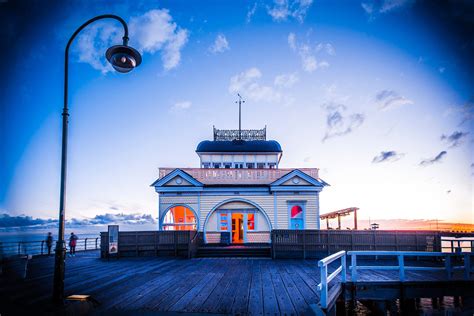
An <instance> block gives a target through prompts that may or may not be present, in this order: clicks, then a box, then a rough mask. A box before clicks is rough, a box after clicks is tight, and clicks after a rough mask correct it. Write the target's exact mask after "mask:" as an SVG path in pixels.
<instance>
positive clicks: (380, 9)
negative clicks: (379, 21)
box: [361, 0, 414, 18]
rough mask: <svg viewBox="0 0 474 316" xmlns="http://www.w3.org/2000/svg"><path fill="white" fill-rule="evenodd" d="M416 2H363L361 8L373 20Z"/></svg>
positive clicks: (408, 0) (407, 0)
mask: <svg viewBox="0 0 474 316" xmlns="http://www.w3.org/2000/svg"><path fill="white" fill-rule="evenodd" d="M413 2H414V0H382V1H367V2H362V3H361V7H362V9H363V10H364V11H365V13H367V14H368V15H369V16H370V17H371V18H374V16H376V15H379V14H385V13H389V12H392V11H395V10H398V9H402V8H403V7H406V6H409V5H412V4H413Z"/></svg>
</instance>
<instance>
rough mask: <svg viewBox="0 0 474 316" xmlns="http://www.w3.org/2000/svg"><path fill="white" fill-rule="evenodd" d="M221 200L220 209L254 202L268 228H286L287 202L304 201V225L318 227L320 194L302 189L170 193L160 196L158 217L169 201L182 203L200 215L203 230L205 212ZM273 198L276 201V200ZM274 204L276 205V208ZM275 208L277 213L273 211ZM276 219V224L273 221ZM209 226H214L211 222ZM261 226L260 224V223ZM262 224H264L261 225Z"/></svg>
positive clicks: (235, 207)
mask: <svg viewBox="0 0 474 316" xmlns="http://www.w3.org/2000/svg"><path fill="white" fill-rule="evenodd" d="M224 201H229V203H226V204H223V205H221V206H220V207H219V208H220V209H242V208H251V207H252V206H250V205H249V204H247V203H245V201H250V202H253V203H255V204H257V205H258V206H259V207H260V208H261V209H263V211H264V212H265V213H266V215H267V217H268V219H269V220H270V223H271V228H273V229H275V228H278V229H288V228H289V211H288V202H290V201H305V202H306V208H305V210H306V214H305V228H306V229H319V195H318V194H317V193H301V194H294V192H291V193H290V192H288V193H286V192H279V193H277V194H275V195H274V194H270V193H263V194H261V195H255V194H252V195H244V194H238V195H236V194H228V195H201V196H200V197H199V196H198V194H196V195H185V196H184V195H173V196H169V195H166V196H161V197H160V218H162V216H163V215H164V212H165V211H166V210H167V209H168V208H169V207H170V206H172V205H175V204H184V205H188V206H189V207H191V208H193V209H194V210H195V211H196V213H197V216H198V218H199V230H200V231H203V230H204V222H205V220H206V218H207V217H208V214H209V213H210V212H211V211H212V210H213V209H215V208H216V206H217V205H219V204H221V203H222V202H224ZM275 201H276V203H275ZM275 206H276V209H275ZM275 212H276V214H275ZM275 220H276V224H275ZM209 224H211V225H210V226H212V227H209V225H208V228H209V229H210V230H214V226H216V225H215V224H213V223H209ZM259 226H260V225H259ZM261 226H263V225H261Z"/></svg>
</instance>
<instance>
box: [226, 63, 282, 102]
mask: <svg viewBox="0 0 474 316" xmlns="http://www.w3.org/2000/svg"><path fill="white" fill-rule="evenodd" d="M261 78H262V73H261V72H260V70H259V69H258V68H256V67H253V68H249V69H247V70H245V71H243V72H241V73H240V74H237V75H235V76H233V77H232V78H230V84H229V92H230V93H241V94H242V95H244V97H246V98H248V99H250V100H253V101H265V102H279V101H280V100H281V99H282V96H281V93H280V92H278V91H277V90H276V89H275V88H274V87H273V86H271V85H264V84H262V83H261V82H260V81H261V80H260V79H261Z"/></svg>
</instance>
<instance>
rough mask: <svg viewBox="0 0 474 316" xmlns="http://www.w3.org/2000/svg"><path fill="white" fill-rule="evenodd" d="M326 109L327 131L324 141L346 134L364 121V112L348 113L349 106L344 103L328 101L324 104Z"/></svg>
mask: <svg viewBox="0 0 474 316" xmlns="http://www.w3.org/2000/svg"><path fill="white" fill-rule="evenodd" d="M323 109H324V110H325V111H326V133H325V135H324V137H323V139H322V141H323V142H324V141H326V140H327V139H329V138H333V137H337V136H344V135H347V134H349V133H351V132H353V131H354V130H355V129H357V128H359V126H361V125H362V123H364V120H365V116H364V115H363V114H362V113H351V114H347V110H348V109H347V107H346V106H345V105H344V104H340V103H335V102H327V103H325V104H323Z"/></svg>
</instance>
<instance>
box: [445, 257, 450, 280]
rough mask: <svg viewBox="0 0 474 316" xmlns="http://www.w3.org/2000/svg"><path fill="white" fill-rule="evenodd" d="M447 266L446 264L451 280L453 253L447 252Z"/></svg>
mask: <svg viewBox="0 0 474 316" xmlns="http://www.w3.org/2000/svg"><path fill="white" fill-rule="evenodd" d="M445 266H446V274H447V276H448V280H450V279H451V254H446V261H445Z"/></svg>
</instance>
